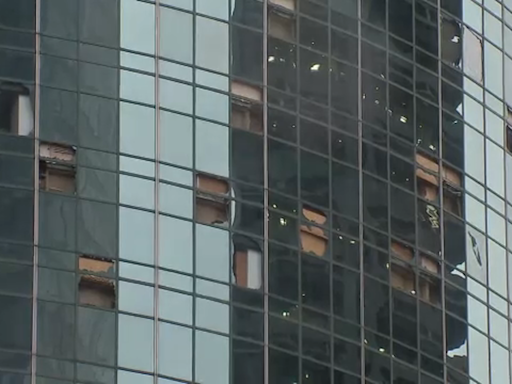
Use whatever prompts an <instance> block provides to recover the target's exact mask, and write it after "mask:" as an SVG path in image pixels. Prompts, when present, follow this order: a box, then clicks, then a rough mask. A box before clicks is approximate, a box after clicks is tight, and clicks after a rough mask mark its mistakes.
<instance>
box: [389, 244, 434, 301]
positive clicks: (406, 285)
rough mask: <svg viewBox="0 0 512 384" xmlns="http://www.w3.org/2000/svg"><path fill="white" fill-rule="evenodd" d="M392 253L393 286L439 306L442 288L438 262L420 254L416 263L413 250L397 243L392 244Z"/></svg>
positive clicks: (391, 276) (391, 277)
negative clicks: (440, 289)
mask: <svg viewBox="0 0 512 384" xmlns="http://www.w3.org/2000/svg"><path fill="white" fill-rule="evenodd" d="M391 253H392V255H393V258H392V263H391V275H390V279H391V286H392V287H393V288H396V289H399V290H401V291H404V292H407V293H410V294H412V295H416V294H418V295H419V297H420V298H421V299H422V300H425V301H428V302H429V303H431V304H437V303H438V301H439V287H440V283H439V273H440V271H439V263H438V261H437V260H435V259H434V258H433V257H431V256H428V255H425V254H419V255H418V256H416V262H415V256H414V251H413V249H412V248H410V247H407V246H405V245H403V244H400V243H398V242H395V241H393V242H392V243H391ZM416 269H417V272H415V270H416ZM416 281H417V283H418V285H417V286H416Z"/></svg>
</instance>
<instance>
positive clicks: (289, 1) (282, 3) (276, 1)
mask: <svg viewBox="0 0 512 384" xmlns="http://www.w3.org/2000/svg"><path fill="white" fill-rule="evenodd" d="M269 3H270V4H271V5H273V6H277V7H280V8H284V9H287V10H290V11H295V0H269Z"/></svg>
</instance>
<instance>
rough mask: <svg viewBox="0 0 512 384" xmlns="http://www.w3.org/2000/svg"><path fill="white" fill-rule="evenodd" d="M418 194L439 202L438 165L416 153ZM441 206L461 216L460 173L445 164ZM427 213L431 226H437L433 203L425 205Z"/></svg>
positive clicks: (443, 167) (437, 220)
mask: <svg viewBox="0 0 512 384" xmlns="http://www.w3.org/2000/svg"><path fill="white" fill-rule="evenodd" d="M416 163H417V169H416V176H417V182H418V194H419V195H420V196H421V197H423V198H424V199H425V200H427V201H431V202H435V203H439V201H438V200H439V165H438V164H437V163H436V162H435V161H434V160H432V159H430V158H428V157H426V156H424V155H422V154H417V155H416ZM441 169H442V181H441V184H442V187H443V206H444V209H445V210H446V211H447V212H450V213H452V214H454V215H457V216H461V214H462V191H461V177H460V174H459V173H458V172H457V171H455V170H454V169H452V168H450V167H449V166H447V165H443V166H442V168H441ZM426 213H427V215H428V217H429V220H430V222H431V224H432V227H433V228H439V214H438V212H437V208H436V207H435V206H433V205H427V212H426Z"/></svg>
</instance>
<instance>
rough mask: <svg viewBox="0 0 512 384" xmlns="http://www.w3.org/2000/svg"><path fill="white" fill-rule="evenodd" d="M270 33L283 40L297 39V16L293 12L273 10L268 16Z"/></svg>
mask: <svg viewBox="0 0 512 384" xmlns="http://www.w3.org/2000/svg"><path fill="white" fill-rule="evenodd" d="M268 34H269V36H272V37H276V38H278V39H281V40H286V41H292V42H293V41H295V18H294V17H293V14H288V13H285V12H277V11H275V10H274V11H271V12H270V14H269V16H268Z"/></svg>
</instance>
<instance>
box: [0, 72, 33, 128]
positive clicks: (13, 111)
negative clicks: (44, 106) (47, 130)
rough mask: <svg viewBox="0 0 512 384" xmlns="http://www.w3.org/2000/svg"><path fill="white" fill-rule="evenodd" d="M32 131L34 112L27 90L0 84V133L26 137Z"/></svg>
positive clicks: (6, 83) (13, 85) (18, 86)
mask: <svg viewBox="0 0 512 384" xmlns="http://www.w3.org/2000/svg"><path fill="white" fill-rule="evenodd" d="M33 130H34V112H33V108H32V101H31V99H30V92H29V90H28V88H26V87H24V86H23V85H21V84H17V83H10V82H3V83H0V132H5V133H11V134H15V135H23V136H27V135H30V134H31V133H32V132H33Z"/></svg>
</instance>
